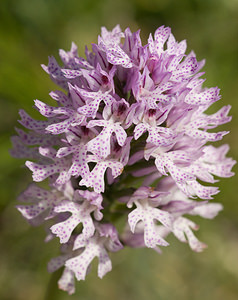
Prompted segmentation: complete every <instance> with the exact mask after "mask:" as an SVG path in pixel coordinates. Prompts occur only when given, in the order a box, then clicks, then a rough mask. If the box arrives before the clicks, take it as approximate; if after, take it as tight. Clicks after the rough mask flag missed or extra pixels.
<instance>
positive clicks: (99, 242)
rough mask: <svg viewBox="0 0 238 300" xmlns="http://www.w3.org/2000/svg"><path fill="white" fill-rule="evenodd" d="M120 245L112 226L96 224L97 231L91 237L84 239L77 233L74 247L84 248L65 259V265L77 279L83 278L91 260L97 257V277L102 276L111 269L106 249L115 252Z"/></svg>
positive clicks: (120, 247)
mask: <svg viewBox="0 0 238 300" xmlns="http://www.w3.org/2000/svg"><path fill="white" fill-rule="evenodd" d="M122 247H123V246H122V244H121V243H120V241H119V239H118V234H117V231H116V229H115V228H114V226H112V225H111V224H103V225H97V231H96V233H95V235H94V236H93V237H91V238H89V239H85V237H84V236H83V235H79V236H78V237H77V238H76V239H75V244H74V249H78V248H84V250H83V252H82V253H81V254H80V255H79V256H76V257H74V258H71V259H69V260H67V261H66V264H65V265H66V267H67V268H69V269H70V270H72V271H73V272H74V274H75V276H76V278H77V280H84V279H85V276H86V274H87V270H88V267H89V266H90V264H91V262H92V260H93V259H94V258H95V257H98V259H99V264H98V277H100V278H102V277H103V276H104V275H106V273H108V272H109V271H111V269H112V264H111V260H110V258H109V256H108V253H107V249H108V250H109V251H114V252H115V251H118V250H120V249H122Z"/></svg>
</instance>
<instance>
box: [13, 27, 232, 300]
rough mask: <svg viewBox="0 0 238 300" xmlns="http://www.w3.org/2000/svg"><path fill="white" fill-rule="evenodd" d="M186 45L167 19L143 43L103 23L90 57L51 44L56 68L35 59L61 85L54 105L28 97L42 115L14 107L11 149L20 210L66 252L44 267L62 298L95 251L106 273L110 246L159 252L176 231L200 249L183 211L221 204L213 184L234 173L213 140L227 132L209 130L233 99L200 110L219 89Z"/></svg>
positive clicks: (207, 211) (205, 211)
mask: <svg viewBox="0 0 238 300" xmlns="http://www.w3.org/2000/svg"><path fill="white" fill-rule="evenodd" d="M185 51H186V41H185V40H184V41H181V42H177V41H176V40H175V38H174V36H173V34H172V33H171V30H170V28H169V27H164V26H161V27H159V28H158V29H157V30H156V31H155V33H154V36H152V35H151V34H150V36H149V38H148V43H147V44H146V45H145V46H143V45H142V42H141V39H140V31H137V32H135V33H132V32H131V30H130V29H129V28H127V29H126V30H125V31H124V32H123V31H121V29H120V27H119V26H118V25H117V26H116V27H115V28H114V29H113V30H112V31H108V30H107V29H106V28H104V27H103V28H102V30H101V36H99V37H98V43H97V44H92V51H89V50H88V48H86V50H85V54H86V59H84V58H81V57H79V56H78V53H77V47H76V45H75V44H74V43H72V47H71V50H70V51H69V52H66V51H64V50H60V51H59V55H60V58H61V60H62V62H63V66H60V65H59V64H58V63H57V62H56V60H55V58H54V57H49V63H48V66H46V65H42V67H43V69H44V70H45V71H46V72H47V73H48V74H49V76H50V78H51V79H52V80H53V82H55V83H56V84H57V85H58V86H59V87H60V89H59V90H56V91H52V92H51V93H50V96H51V98H52V99H53V100H55V101H56V105H55V106H49V105H47V104H45V103H44V102H42V101H40V100H35V105H34V107H35V108H36V109H37V110H38V111H39V112H40V114H41V115H42V116H43V117H45V118H44V120H43V119H41V120H35V119H33V118H31V117H30V116H29V115H28V114H27V113H26V112H25V111H24V110H20V117H21V120H20V121H19V123H20V124H21V125H22V126H23V127H25V130H23V129H20V128H17V129H16V131H17V133H18V135H17V136H14V137H13V138H12V142H13V149H12V150H11V154H12V155H13V156H14V157H18V158H27V159H29V160H27V161H26V163H25V164H26V166H27V167H28V168H29V169H30V171H32V177H33V181H34V183H32V184H30V185H29V186H28V188H27V189H26V190H25V191H24V192H23V193H22V194H21V195H20V196H19V201H21V202H22V203H21V204H19V205H17V209H18V210H19V211H20V212H21V214H22V215H23V216H24V217H25V218H26V219H27V220H28V221H29V223H30V224H31V225H34V226H38V225H41V224H43V223H45V224H46V226H47V228H48V235H47V237H46V241H49V240H51V239H52V238H54V237H55V236H56V237H58V238H59V241H60V243H61V244H62V246H61V251H62V254H61V255H60V256H58V257H55V258H53V259H52V260H51V261H50V262H49V264H48V269H49V272H54V271H55V270H57V269H59V268H60V267H63V266H64V271H63V273H62V277H61V278H60V280H59V282H58V283H59V287H60V288H61V289H63V290H65V291H67V292H68V293H69V294H72V293H74V291H75V286H74V277H76V279H77V280H84V279H85V276H86V274H87V273H88V271H89V269H90V264H91V262H92V260H93V259H94V258H95V257H98V261H99V262H98V276H99V277H100V278H102V277H103V276H104V275H105V274H106V273H107V272H109V271H110V270H111V268H112V264H111V260H110V258H109V252H116V251H119V250H121V249H122V248H123V247H124V246H130V247H148V248H152V249H154V250H156V251H158V252H161V249H160V247H162V246H168V245H169V243H168V242H167V241H166V237H167V235H168V234H169V233H172V234H174V236H175V237H176V238H177V239H178V240H180V241H181V242H187V243H188V244H189V246H190V247H191V249H192V250H194V251H197V252H200V251H202V250H203V249H204V248H205V247H206V245H205V244H204V243H202V242H200V241H199V240H198V239H197V237H196V236H195V235H194V232H193V231H194V230H197V229H198V225H196V224H195V223H194V222H193V221H191V220H190V219H189V218H187V215H191V216H193V215H199V216H201V217H203V218H208V219H211V218H213V217H215V216H216V215H217V213H218V212H219V211H220V210H221V209H222V205H221V204H219V203H210V202H209V200H210V199H212V196H213V195H215V194H217V193H218V188H217V187H214V186H211V184H213V183H215V182H217V179H216V178H217V176H218V177H230V176H232V175H233V173H232V172H231V168H232V166H233V165H234V164H235V161H234V160H232V159H231V158H227V157H226V154H227V152H228V150H229V147H228V145H222V146H220V147H217V148H216V147H214V146H212V145H211V142H215V141H218V140H221V139H222V137H223V136H224V135H226V134H227V133H228V132H227V131H220V132H210V129H213V128H216V127H217V126H218V125H221V124H225V123H227V122H229V121H230V120H231V117H230V116H228V112H229V110H230V106H229V105H227V106H224V107H223V108H221V109H220V110H219V111H218V112H216V113H213V114H206V110H207V109H208V108H209V107H210V106H211V105H212V104H213V103H214V102H216V101H218V100H219V99H220V95H219V89H218V88H217V87H212V88H203V87H202V85H203V82H204V81H205V80H204V79H202V78H201V76H202V75H203V74H204V73H203V72H200V70H201V68H202V67H203V66H204V60H203V61H199V62H198V61H197V59H196V56H195V54H194V52H190V53H189V54H188V55H186V54H185ZM208 142H209V145H207V143H208ZM214 176H215V177H214ZM42 181H44V182H45V183H44V184H43V185H42V184H41V185H40V184H37V183H38V182H42ZM203 182H205V185H204V184H203ZM197 198H200V199H202V201H196V199H197ZM184 215H186V217H185V216H184ZM119 219H120V220H122V222H123V224H124V226H122V225H120V226H118V223H119V222H118V220H119ZM122 222H121V223H120V224H122ZM116 226H118V228H116Z"/></svg>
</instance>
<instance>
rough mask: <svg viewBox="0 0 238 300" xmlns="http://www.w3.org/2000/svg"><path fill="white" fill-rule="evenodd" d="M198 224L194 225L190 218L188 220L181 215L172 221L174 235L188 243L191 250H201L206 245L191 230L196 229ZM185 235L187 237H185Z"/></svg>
mask: <svg viewBox="0 0 238 300" xmlns="http://www.w3.org/2000/svg"><path fill="white" fill-rule="evenodd" d="M198 228H199V226H198V225H196V224H195V223H194V222H192V221H191V220H188V219H186V218H183V217H179V218H178V219H177V220H175V221H174V223H173V233H174V235H175V236H176V237H177V238H178V239H179V240H180V241H181V242H183V243H187V241H188V243H189V246H190V247H191V249H192V250H194V251H196V252H201V251H202V250H203V249H204V248H206V247H207V245H206V244H204V243H201V242H200V241H199V240H198V239H197V238H196V237H195V235H194V234H193V232H192V229H193V230H198ZM185 235H186V237H187V239H186V238H185Z"/></svg>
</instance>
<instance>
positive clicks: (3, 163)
mask: <svg viewBox="0 0 238 300" xmlns="http://www.w3.org/2000/svg"><path fill="white" fill-rule="evenodd" d="M237 16H238V0H228V1H227V0H180V1H178V0H147V1H144V0H131V1H128V0H120V1H113V0H68V1H67V0H30V1H29V0H1V1H0V102H1V103H0V105H1V111H0V113H1V117H0V122H1V126H0V133H1V137H0V167H1V172H0V181H1V190H0V191H1V194H0V196H1V198H0V199H1V200H0V233H1V236H0V244H1V247H0V264H1V270H0V299H2V300H25V299H31V300H42V299H44V297H46V298H45V299H51V300H55V299H60V300H61V299H62V300H63V299H72V300H73V299H79V298H80V297H81V298H80V299H85V300H86V299H93V298H95V297H96V298H97V299H104V300H107V299H115V300H116V299H131V300H142V299H150V300H154V299H161V300H167V299H168V300H170V299H175V298H176V299H178V300H179V299H183V300H186V299H188V300H190V299H193V300H200V299H203V300H206V299H209V300H212V299H216V300H219V299H224V298H226V299H229V300H233V299H234V300H235V299H237V298H238V286H237V280H238V262H237V251H238V240H237V225H238V218H237V215H238V204H237V194H238V185H237V179H236V177H233V178H231V179H223V180H221V181H220V182H219V186H220V188H221V192H220V194H219V195H217V196H216V197H215V201H217V202H221V203H223V205H224V211H223V212H222V213H221V214H220V216H218V217H217V218H216V219H215V220H213V221H207V220H203V221H201V220H199V219H198V220H197V219H196V221H198V223H200V225H201V229H200V232H199V233H198V236H199V238H200V239H201V240H202V241H204V242H206V243H208V245H209V248H208V249H207V250H205V251H204V252H203V253H202V254H196V253H192V252H191V251H190V249H189V248H188V246H187V245H185V244H181V243H179V242H177V241H176V240H175V239H174V238H173V237H170V239H169V241H170V243H171V246H170V247H168V248H166V249H164V251H163V252H164V253H163V254H162V256H159V255H158V254H157V253H155V252H153V251H152V250H149V249H136V250H135V249H125V250H123V251H121V252H119V253H116V254H113V255H112V262H113V270H112V272H110V273H109V274H108V275H107V276H106V277H105V278H104V279H103V280H100V279H98V278H97V277H96V267H95V266H96V265H94V268H93V270H92V272H91V273H90V274H89V275H88V277H87V280H86V281H85V282H79V283H77V291H76V294H75V295H74V296H71V297H69V296H68V295H67V294H66V293H64V292H62V291H58V290H57V288H56V283H55V281H56V280H57V274H56V275H54V276H53V277H51V276H52V275H50V274H48V273H47V271H46V265H47V261H48V260H49V259H50V258H51V257H54V256H56V255H57V254H58V250H57V249H58V241H52V242H50V243H49V244H44V243H43V240H44V236H45V232H44V230H43V229H42V228H31V227H30V226H29V225H28V224H27V223H26V222H25V221H24V220H23V219H22V217H21V216H20V214H19V213H18V212H17V211H16V210H15V208H14V205H15V203H16V201H15V199H16V197H17V194H19V192H21V191H22V190H23V189H24V188H25V187H26V186H27V183H28V182H29V181H30V180H31V175H30V174H29V173H30V172H28V171H27V170H25V169H24V168H23V167H22V166H24V161H18V160H15V159H13V158H11V157H10V156H9V154H8V149H9V148H10V147H11V144H10V136H11V135H13V134H14V126H17V119H18V110H19V108H24V109H26V111H28V112H29V113H31V114H32V115H33V116H34V115H35V116H36V115H37V114H36V113H35V112H33V110H32V105H33V99H35V97H37V98H38V99H41V100H46V101H50V99H49V96H48V93H49V92H50V90H52V89H55V86H54V84H53V83H52V82H51V81H50V80H49V78H48V76H47V74H45V73H44V72H43V70H42V69H41V67H40V64H41V63H47V56H48V55H55V56H56V57H57V58H58V54H57V51H58V49H59V48H63V49H69V48H70V45H71V41H74V42H75V43H76V44H78V46H79V53H80V55H83V53H84V45H90V44H91V43H92V42H95V41H96V40H97V35H98V34H99V33H100V27H101V26H106V27H108V28H110V29H111V28H112V27H114V26H115V25H116V24H118V23H119V24H121V27H122V29H125V28H126V27H127V26H129V27H130V28H131V29H132V30H137V29H138V28H141V29H142V37H143V40H144V42H146V37H147V36H148V34H149V33H150V32H153V31H154V30H155V29H156V28H157V27H159V26H160V25H162V24H164V25H167V26H170V27H171V28H172V32H173V33H174V35H175V37H176V39H177V40H182V39H187V42H188V48H189V50H192V49H194V50H195V52H196V54H197V57H198V59H203V58H206V61H207V63H206V66H205V68H204V70H205V71H206V78H207V81H206V85H207V86H209V87H210V86H216V85H218V86H219V87H220V88H221V94H222V100H221V101H219V102H218V103H216V104H214V110H215V109H218V108H220V107H222V106H223V105H227V104H232V107H233V108H232V111H231V114H232V115H233V120H232V122H231V123H229V124H226V125H225V126H221V127H222V128H221V129H226V130H227V129H228V130H230V131H231V133H230V134H229V135H228V136H227V137H225V138H224V140H223V141H222V143H229V144H230V146H231V151H230V156H232V157H234V158H235V159H237V158H238V139H237V130H238V101H237V100H238V38H237V37H238V17H237ZM218 144H219V143H218ZM236 170H237V167H235V168H234V171H236Z"/></svg>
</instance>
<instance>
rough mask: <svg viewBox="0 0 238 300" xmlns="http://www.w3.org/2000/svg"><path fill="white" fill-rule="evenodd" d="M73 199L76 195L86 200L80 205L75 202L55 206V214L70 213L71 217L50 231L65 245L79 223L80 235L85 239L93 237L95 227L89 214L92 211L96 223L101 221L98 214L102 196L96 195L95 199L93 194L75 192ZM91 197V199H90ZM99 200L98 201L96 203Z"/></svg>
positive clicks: (62, 202)
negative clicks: (81, 228) (81, 226)
mask: <svg viewBox="0 0 238 300" xmlns="http://www.w3.org/2000/svg"><path fill="white" fill-rule="evenodd" d="M75 194H76V195H75V196H74V198H76V197H77V194H79V196H81V197H84V196H85V197H86V199H85V200H84V201H83V202H82V203H80V204H79V203H77V202H76V201H67V200H65V201H61V203H60V204H59V205H57V206H55V208H54V211H55V212H56V213H62V212H70V213H72V215H71V216H70V217H69V218H68V219H67V220H65V221H64V222H61V223H58V224H55V225H53V226H52V227H51V228H50V229H51V231H52V233H54V234H56V235H57V236H58V237H59V238H60V242H61V243H66V242H68V240H69V239H70V236H71V234H72V232H73V230H74V229H75V228H76V226H78V225H79V224H80V223H82V225H83V230H82V234H83V236H84V237H85V239H87V238H90V237H91V236H93V234H94V231H95V227H94V223H93V220H92V217H91V215H90V214H91V213H92V212H93V211H95V210H96V211H97V213H96V214H94V216H95V217H96V219H97V220H98V221H100V220H101V219H102V217H103V216H102V214H101V213H100V209H102V206H101V202H102V196H101V195H96V198H95V194H96V193H95V192H91V193H90V192H88V191H86V192H84V193H83V192H82V191H81V193H77V191H75ZM91 197H93V198H91ZM98 199H99V201H98ZM90 200H91V201H90Z"/></svg>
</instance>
